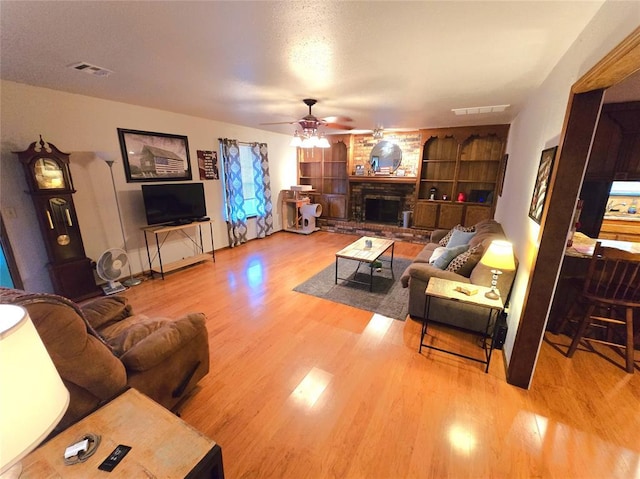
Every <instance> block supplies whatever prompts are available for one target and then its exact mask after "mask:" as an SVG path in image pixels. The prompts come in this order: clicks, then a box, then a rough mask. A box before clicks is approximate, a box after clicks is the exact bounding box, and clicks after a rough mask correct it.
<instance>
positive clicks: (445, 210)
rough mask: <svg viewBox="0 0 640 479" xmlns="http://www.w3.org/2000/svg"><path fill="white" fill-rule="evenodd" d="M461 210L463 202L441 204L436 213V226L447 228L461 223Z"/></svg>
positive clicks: (462, 209)
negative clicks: (437, 213)
mask: <svg viewBox="0 0 640 479" xmlns="http://www.w3.org/2000/svg"><path fill="white" fill-rule="evenodd" d="M463 212H464V205H463V204H456V203H453V204H441V205H440V212H439V215H438V228H442V229H447V228H453V227H454V226H456V225H459V224H462V214H463Z"/></svg>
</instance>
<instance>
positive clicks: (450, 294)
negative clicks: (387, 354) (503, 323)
mask: <svg viewBox="0 0 640 479" xmlns="http://www.w3.org/2000/svg"><path fill="white" fill-rule="evenodd" d="M457 287H464V288H469V287H473V288H477V289H478V292H477V293H476V294H473V295H471V296H467V295H466V294H464V293H461V292H459V291H456V288H457ZM490 289H491V288H486V287H484V286H476V285H471V284H469V283H460V282H458V281H449V280H446V279H440V278H430V279H429V283H428V284H427V289H426V290H425V295H426V302H425V305H424V318H423V322H422V332H421V334H420V348H419V349H418V351H419V352H420V353H421V352H422V348H423V347H424V348H429V349H435V350H436V351H441V352H443V353H447V354H453V355H454V356H458V357H461V358H465V359H470V360H471V361H476V362H479V363H482V364H485V365H486V367H485V370H484V372H485V373H488V372H489V364H490V363H491V354H492V353H493V348H494V335H495V332H496V328H495V325H494V328H493V331H492V332H491V333H489V328H490V326H491V319H492V318H495V319H496V322H497V319H498V315H499V314H500V312H501V311H502V310H503V309H504V303H503V302H502V298H498V299H489V298H487V297H485V295H484V294H485V293H486V292H487V291H489V290H490ZM431 298H440V299H444V300H447V301H459V302H461V303H467V304H471V305H474V306H478V307H481V308H486V309H487V325H486V326H485V329H484V334H481V336H482V349H483V350H484V355H485V358H484V359H479V358H476V357H473V356H466V355H464V354H460V353H458V352H455V351H450V350H447V349H442V348H437V347H435V346H431V345H429V344H425V342H424V337H425V336H426V335H427V324H428V323H429V309H430V306H431ZM487 339H491V341H490V345H489V346H488V347H487Z"/></svg>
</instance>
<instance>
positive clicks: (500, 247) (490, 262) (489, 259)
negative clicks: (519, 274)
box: [480, 240, 516, 271]
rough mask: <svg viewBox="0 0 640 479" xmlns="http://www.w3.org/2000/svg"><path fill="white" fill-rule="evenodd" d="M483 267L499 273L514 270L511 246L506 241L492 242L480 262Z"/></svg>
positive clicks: (514, 264)
mask: <svg viewBox="0 0 640 479" xmlns="http://www.w3.org/2000/svg"><path fill="white" fill-rule="evenodd" d="M480 263H482V264H483V265H485V266H488V267H489V268H491V269H497V270H500V271H510V270H514V269H516V263H515V260H514V259H513V245H512V244H511V243H509V242H508V241H503V240H494V241H492V242H491V244H490V245H489V248H488V249H487V251H486V252H485V253H484V256H482V259H481V260H480Z"/></svg>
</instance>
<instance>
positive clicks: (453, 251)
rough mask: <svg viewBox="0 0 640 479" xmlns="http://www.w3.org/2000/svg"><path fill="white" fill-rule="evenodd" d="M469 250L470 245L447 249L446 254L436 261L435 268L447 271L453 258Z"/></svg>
mask: <svg viewBox="0 0 640 479" xmlns="http://www.w3.org/2000/svg"><path fill="white" fill-rule="evenodd" d="M467 249H469V245H467V244H463V245H460V246H454V247H453V248H446V249H445V251H444V253H442V255H441V256H440V257H439V258H438V259H437V260H435V261H434V263H433V266H435V267H436V268H438V269H445V268H446V267H447V266H449V263H450V262H451V260H453V258H455V257H456V256H458V255H459V254H462V253H464V252H465V251H466V250H467Z"/></svg>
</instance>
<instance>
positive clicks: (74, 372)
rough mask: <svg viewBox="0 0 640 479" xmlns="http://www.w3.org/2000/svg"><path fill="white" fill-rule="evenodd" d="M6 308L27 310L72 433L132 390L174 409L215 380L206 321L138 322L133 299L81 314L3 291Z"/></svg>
mask: <svg viewBox="0 0 640 479" xmlns="http://www.w3.org/2000/svg"><path fill="white" fill-rule="evenodd" d="M0 303H11V304H17V305H21V306H23V307H25V308H26V309H27V311H28V312H29V316H30V317H31V320H32V321H33V324H34V325H35V327H36V330H37V331H38V333H39V335H40V337H41V338H42V342H43V343H44V345H45V347H46V348H47V351H48V352H49V355H50V356H51V359H52V360H53V363H54V364H55V366H56V368H57V369H58V373H59V374H60V376H61V377H62V380H63V381H64V383H65V385H66V387H67V389H68V390H69V393H70V395H71V400H70V404H69V409H68V410H67V412H66V414H65V416H64V417H63V419H62V421H61V422H60V424H58V426H57V430H62V429H65V428H66V427H67V426H69V425H70V424H73V423H74V422H76V421H77V420H78V419H80V418H81V417H83V416H84V415H86V414H87V413H88V412H90V411H92V410H93V409H95V408H96V407H98V406H99V405H101V404H102V403H103V402H105V401H108V400H109V399H110V398H112V397H113V396H114V395H116V394H118V393H119V392H121V391H122V390H123V389H125V388H126V387H133V388H136V389H137V390H139V391H140V392H142V393H143V394H146V395H147V396H149V397H150V398H151V399H153V400H154V401H156V402H158V403H160V404H162V405H163V406H165V407H166V408H168V409H172V408H173V407H175V406H176V405H177V404H178V402H180V400H181V399H183V398H184V397H185V396H186V395H187V394H188V393H189V392H190V391H191V390H192V389H193V388H194V387H195V385H196V384H197V383H198V381H199V380H200V379H202V378H203V377H204V376H205V375H206V374H207V373H208V372H209V342H208V335H207V329H206V326H205V316H204V314H202V313H189V314H186V315H185V316H183V317H181V318H178V319H169V318H149V317H147V316H143V315H135V314H133V312H132V308H131V306H130V305H129V304H128V301H127V298H125V297H123V296H111V297H104V298H99V299H97V300H95V301H92V302H91V303H88V304H86V305H84V306H82V307H80V306H78V305H77V304H75V303H74V302H72V301H70V300H68V299H66V298H63V297H61V296H57V295H53V294H44V293H36V294H33V293H27V292H25V291H20V290H16V289H9V288H0Z"/></svg>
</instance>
